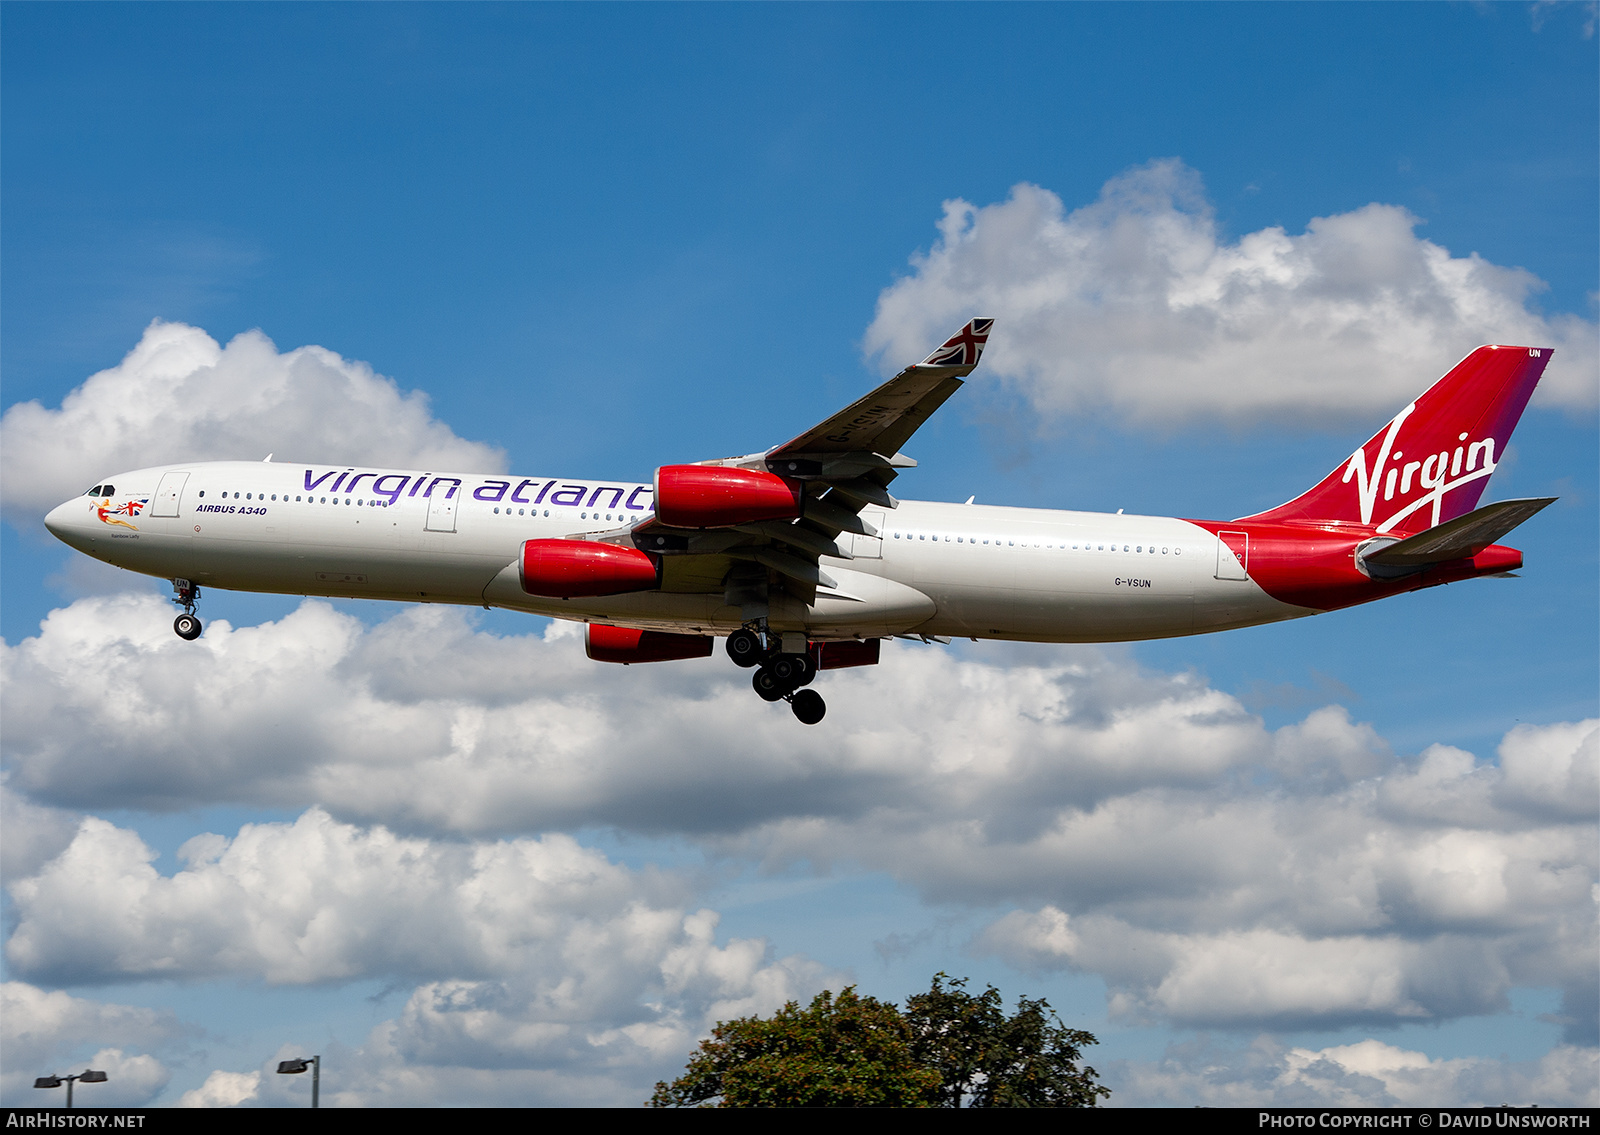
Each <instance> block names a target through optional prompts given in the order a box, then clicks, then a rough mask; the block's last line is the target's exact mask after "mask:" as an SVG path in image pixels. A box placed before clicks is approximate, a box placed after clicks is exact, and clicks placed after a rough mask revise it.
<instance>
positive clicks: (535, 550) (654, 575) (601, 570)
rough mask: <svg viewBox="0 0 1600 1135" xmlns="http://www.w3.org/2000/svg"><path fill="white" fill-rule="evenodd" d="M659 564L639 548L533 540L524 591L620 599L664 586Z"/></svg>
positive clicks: (525, 553) (525, 559) (525, 548)
mask: <svg viewBox="0 0 1600 1135" xmlns="http://www.w3.org/2000/svg"><path fill="white" fill-rule="evenodd" d="M660 581H661V572H660V569H659V568H658V567H657V566H656V561H655V560H653V559H651V558H650V557H649V556H648V555H646V554H645V553H643V552H641V551H639V550H638V549H637V548H619V547H617V546H616V545H615V544H596V543H592V542H590V541H588V540H529V541H527V542H526V543H524V544H523V545H522V590H524V591H526V592H527V593H528V594H529V595H543V596H546V597H548V598H552V599H572V598H575V597H581V596H586V595H620V594H622V593H623V592H625V591H649V590H651V589H653V588H655V587H657V586H659V585H660Z"/></svg>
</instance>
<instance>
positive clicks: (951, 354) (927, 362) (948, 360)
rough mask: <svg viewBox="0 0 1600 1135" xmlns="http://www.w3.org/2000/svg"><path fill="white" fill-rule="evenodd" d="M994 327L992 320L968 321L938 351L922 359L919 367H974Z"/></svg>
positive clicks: (981, 355) (981, 317)
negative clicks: (990, 330)
mask: <svg viewBox="0 0 1600 1135" xmlns="http://www.w3.org/2000/svg"><path fill="white" fill-rule="evenodd" d="M993 326H994V320H993V319H992V318H985V317H983V316H979V317H978V318H976V319H972V320H969V321H968V323H967V325H966V326H965V327H963V328H962V329H961V330H960V331H957V332H956V333H955V334H954V335H952V336H950V338H948V339H946V340H945V341H944V342H943V343H942V344H941V345H940V346H939V349H938V350H936V351H934V352H933V354H931V355H929V356H928V357H927V358H925V359H923V360H922V362H921V364H920V365H921V366H925V367H975V366H977V365H978V360H979V359H980V358H982V357H983V347H984V344H986V343H987V342H988V341H989V329H990V328H991V327H993Z"/></svg>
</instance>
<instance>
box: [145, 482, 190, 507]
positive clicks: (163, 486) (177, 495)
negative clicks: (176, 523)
mask: <svg viewBox="0 0 1600 1135" xmlns="http://www.w3.org/2000/svg"><path fill="white" fill-rule="evenodd" d="M188 480H189V474H187V473H163V474H161V483H160V484H159V485H157V486H156V499H155V500H154V501H152V502H151V507H150V515H151V516H177V515H178V505H180V504H181V503H183V486H184V483H185V482H187V481H188Z"/></svg>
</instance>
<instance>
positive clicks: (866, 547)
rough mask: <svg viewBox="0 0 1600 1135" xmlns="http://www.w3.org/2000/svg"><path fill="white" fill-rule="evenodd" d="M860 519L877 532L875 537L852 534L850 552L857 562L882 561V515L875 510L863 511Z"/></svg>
mask: <svg viewBox="0 0 1600 1135" xmlns="http://www.w3.org/2000/svg"><path fill="white" fill-rule="evenodd" d="M861 519H862V520H865V521H866V522H867V524H868V525H869V526H871V527H872V528H874V529H875V530H876V531H877V533H878V534H877V535H876V536H863V535H862V534H861V533H859V532H857V533H854V534H853V535H852V537H851V540H850V552H851V554H852V555H854V556H855V558H856V559H858V560H881V559H883V513H882V512H880V511H879V510H877V509H872V508H869V509H865V510H863V511H862V513H861Z"/></svg>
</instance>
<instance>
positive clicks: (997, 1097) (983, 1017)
mask: <svg viewBox="0 0 1600 1135" xmlns="http://www.w3.org/2000/svg"><path fill="white" fill-rule="evenodd" d="M947 983H948V984H947ZM966 986H967V982H966V979H965V978H959V979H952V978H951V977H949V975H947V974H943V973H940V974H936V975H935V976H934V979H933V988H931V989H929V990H928V992H926V993H919V994H917V995H916V996H914V997H909V998H907V999H906V1010H905V1017H906V1020H907V1021H908V1022H909V1023H910V1025H911V1034H912V1041H911V1049H912V1052H913V1054H914V1055H915V1056H916V1059H917V1063H918V1064H919V1065H921V1066H922V1067H924V1068H928V1069H931V1070H933V1071H935V1072H937V1073H938V1074H939V1106H940V1107H1094V1106H1096V1105H1097V1104H1098V1103H1099V1102H1100V1099H1101V1098H1102V1097H1104V1096H1109V1095H1110V1094H1111V1089H1110V1088H1105V1087H1102V1086H1100V1084H1098V1083H1097V1082H1096V1079H1095V1076H1096V1074H1095V1070H1094V1069H1093V1068H1089V1067H1085V1066H1080V1064H1079V1061H1080V1060H1081V1059H1082V1057H1083V1049H1084V1047H1085V1046H1087V1045H1091V1044H1095V1043H1097V1042H1096V1041H1095V1038H1094V1035H1093V1034H1092V1033H1087V1032H1084V1031H1083V1030H1081V1029H1069V1028H1067V1027H1065V1026H1064V1025H1062V1023H1061V1018H1059V1017H1058V1016H1056V1013H1055V1010H1053V1009H1051V1008H1050V1003H1049V1002H1048V1001H1045V1000H1043V999H1040V1000H1038V1001H1030V1000H1029V999H1028V998H1026V997H1022V998H1019V999H1018V1001H1017V1011H1016V1013H1015V1014H1013V1015H1012V1016H1009V1017H1008V1016H1006V1013H1005V1006H1004V1003H1003V1001H1002V999H1001V997H1000V991H999V990H998V989H996V988H995V987H994V986H992V985H991V986H989V988H988V989H987V990H985V991H984V992H983V993H980V994H976V995H974V994H971V993H968V992H967V989H966Z"/></svg>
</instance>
